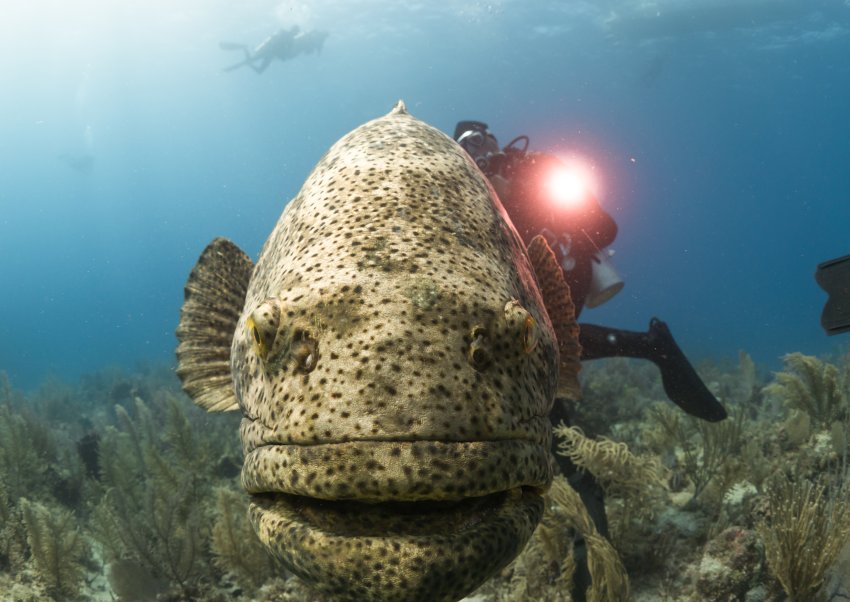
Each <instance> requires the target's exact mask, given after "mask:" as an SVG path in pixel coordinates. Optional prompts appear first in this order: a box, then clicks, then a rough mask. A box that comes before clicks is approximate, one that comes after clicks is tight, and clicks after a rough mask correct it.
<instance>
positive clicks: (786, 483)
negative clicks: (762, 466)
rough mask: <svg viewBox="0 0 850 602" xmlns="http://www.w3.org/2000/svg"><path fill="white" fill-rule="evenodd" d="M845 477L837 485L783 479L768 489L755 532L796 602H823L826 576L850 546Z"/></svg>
mask: <svg viewBox="0 0 850 602" xmlns="http://www.w3.org/2000/svg"><path fill="white" fill-rule="evenodd" d="M848 493H849V492H848V485H847V480H846V478H842V479H841V480H840V481H838V482H832V483H829V482H826V481H825V480H819V481H817V482H811V481H808V480H799V481H792V480H790V479H787V478H785V477H779V478H777V479H776V480H775V481H774V482H772V483H771V486H770V487H769V489H768V495H767V508H766V509H765V512H764V516H763V517H762V518H761V520H760V521H759V522H758V523H757V525H756V529H757V531H758V533H759V536H760V537H761V538H762V540H763V541H764V550H765V556H766V558H767V564H768V567H769V568H770V572H771V573H772V574H773V575H774V576H775V577H776V578H777V579H778V580H779V582H780V583H781V584H782V588H783V589H784V590H785V592H786V593H787V594H788V596H789V597H790V598H791V599H792V600H794V601H795V602H809V601H815V600H819V599H821V595H820V590H821V588H822V586H823V584H824V580H825V577H826V573H827V571H828V570H829V568H830V567H831V566H832V565H833V563H834V562H835V561H836V559H837V558H838V554H839V552H840V551H841V549H842V548H843V547H844V546H845V545H847V544H848V543H850V505H848V504H847V496H848Z"/></svg>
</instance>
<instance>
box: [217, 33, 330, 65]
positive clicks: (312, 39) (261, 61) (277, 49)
mask: <svg viewBox="0 0 850 602" xmlns="http://www.w3.org/2000/svg"><path fill="white" fill-rule="evenodd" d="M327 37H328V33H327V32H325V31H315V30H314V31H305V32H302V31H301V30H300V28H299V27H298V26H297V25H295V26H294V27H291V28H289V29H281V30H279V31H277V32H276V33H274V34H272V35H271V36H269V37H268V38H266V39H265V40H263V41H262V42H261V43H260V44H259V46H257V47H256V48H254V50H251V49H250V48H249V47H248V46H246V45H245V44H238V43H234V42H219V48H221V49H222V50H241V51H242V52H244V53H245V58H244V59H243V60H241V61H239V62H238V63H234V64H233V65H230V66H229V67H225V68H224V69H223V70H224V71H234V70H236V69H239V68H240V67H250V68H251V69H253V70H254V72H256V73H262V72H263V71H265V70H266V69H268V66H269V65H270V64H271V63H272V61H273V60H275V59H277V60H279V61H287V60H289V59H293V58H295V57H296V56H298V55H299V54H312V53H314V52H316V53H319V52H321V51H322V45H323V44H324V43H325V38H327Z"/></svg>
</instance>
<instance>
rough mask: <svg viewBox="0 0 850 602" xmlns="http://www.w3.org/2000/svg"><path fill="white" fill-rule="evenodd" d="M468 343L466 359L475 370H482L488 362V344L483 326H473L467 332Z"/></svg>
mask: <svg viewBox="0 0 850 602" xmlns="http://www.w3.org/2000/svg"><path fill="white" fill-rule="evenodd" d="M469 338H470V343H469V352H468V353H467V360H469V363H470V364H472V367H473V368H475V369H476V370H483V369H484V368H486V367H487V366H488V365H489V364H490V344H489V342H488V340H487V336H486V331H485V330H484V327H483V326H473V327H472V331H471V332H470V333H469Z"/></svg>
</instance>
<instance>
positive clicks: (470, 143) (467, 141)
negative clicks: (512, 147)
mask: <svg viewBox="0 0 850 602" xmlns="http://www.w3.org/2000/svg"><path fill="white" fill-rule="evenodd" d="M454 137H455V140H456V141H457V143H458V144H460V145H461V146H462V147H463V150H465V151H466V152H467V153H469V156H470V157H472V158H473V160H474V161H475V163H477V164H478V167H479V168H480V169H481V171H483V172H484V173H489V172H490V169H489V165H490V161H491V160H492V158H493V157H495V156H497V155H501V151H500V150H499V142H498V141H497V140H496V137H495V136H494V135H493V134H492V133H491V132H490V130H489V129H488V128H487V124H486V123H484V122H483V121H461V122H458V124H457V126H455V136H454Z"/></svg>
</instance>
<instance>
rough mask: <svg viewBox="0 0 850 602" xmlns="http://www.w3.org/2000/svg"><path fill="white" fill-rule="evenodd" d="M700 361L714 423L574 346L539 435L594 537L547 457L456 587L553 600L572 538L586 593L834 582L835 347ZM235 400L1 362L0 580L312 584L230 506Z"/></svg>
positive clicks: (824, 590) (126, 585)
mask: <svg viewBox="0 0 850 602" xmlns="http://www.w3.org/2000/svg"><path fill="white" fill-rule="evenodd" d="M700 372H701V373H702V375H703V377H704V379H705V381H706V383H707V384H708V386H709V387H710V388H711V389H712V390H713V392H714V393H715V394H716V395H717V396H718V397H719V398H720V399H721V400H722V401H723V402H724V404H725V405H726V406H727V408H728V409H729V412H730V418H729V419H727V420H726V421H724V422H722V423H720V424H717V425H708V424H706V423H701V422H699V421H695V420H692V419H691V418H689V417H687V416H685V415H684V414H682V413H681V411H680V410H679V409H677V408H675V407H674V406H672V405H671V404H670V403H669V402H668V401H666V400H665V399H664V394H663V391H662V389H661V386H660V382H659V379H658V374H657V370H656V369H655V368H654V367H653V366H651V365H648V364H646V363H641V362H638V361H631V360H623V359H615V360H598V361H594V362H592V363H590V364H588V365H587V366H586V367H585V369H584V370H583V373H582V381H583V386H584V398H583V400H582V401H581V402H580V403H579V404H578V405H577V406H576V408H574V409H575V410H576V422H575V424H576V425H578V426H581V427H582V428H581V429H578V428H575V427H566V426H563V425H562V426H561V427H559V428H558V429H556V436H557V437H558V438H559V449H560V451H561V452H562V453H564V454H566V455H567V456H568V457H569V458H570V459H571V460H572V462H573V463H574V464H575V465H576V466H578V467H579V468H580V469H582V470H585V471H588V472H590V473H591V474H593V475H594V476H595V478H596V479H597V481H598V482H599V483H600V484H601V485H602V487H603V489H604V491H605V505H606V509H607V513H608V518H609V526H610V532H611V537H610V540H606V539H605V538H603V537H601V536H600V535H599V534H598V533H597V532H596V531H595V529H594V527H593V524H592V521H590V518H589V517H588V514H587V512H586V511H585V509H584V507H583V506H582V504H581V501H580V498H579V497H578V495H577V494H576V492H575V491H573V490H572V489H571V487H570V486H569V485H568V484H567V482H566V481H565V480H564V479H563V478H562V477H557V478H556V480H555V482H554V484H553V486H552V488H551V490H550V491H549V492H548V494H547V498H546V503H547V508H546V512H545V514H544V517H543V520H542V522H541V524H540V526H539V528H538V529H537V530H536V531H535V534H534V536H533V537H532V540H531V542H530V543H529V545H528V546H527V547H526V549H525V550H524V551H523V553H522V554H521V555H520V556H519V557H518V558H517V559H516V560H515V562H514V563H512V564H511V565H510V566H509V567H507V568H506V569H504V570H503V571H501V573H500V574H499V575H497V576H496V577H494V578H493V579H492V580H491V581H490V582H488V583H487V584H485V585H484V586H482V588H481V589H480V590H479V591H478V592H477V593H476V594H475V596H474V597H473V598H471V599H474V600H477V601H479V602H513V601H516V600H535V601H538V600H539V601H541V602H567V601H569V600H570V599H571V595H572V593H573V588H574V585H573V575H574V574H575V571H576V570H577V568H576V566H577V562H578V561H577V556H578V557H579V561H580V559H581V555H582V554H583V553H585V552H583V551H582V549H581V544H580V545H579V546H576V545H574V544H575V542H580V541H582V540H583V541H584V544H583V545H584V548H585V550H586V557H587V563H588V569H589V572H590V573H591V575H592V585H591V587H590V589H589V590H588V591H587V592H586V598H587V599H588V600H625V599H626V596H628V597H629V598H628V599H631V600H636V601H638V602H650V601H657V600H675V601H682V602H685V601H687V602H697V601H703V600H717V601H723V600H782V599H793V600H801V601H805V600H820V599H829V598H830V597H832V599H841V597H842V596H845V597H846V596H847V595H848V594H850V581H848V577H847V575H848V567H850V543H847V542H848V540H850V509H848V508H850V507H848V506H847V505H846V503H841V502H842V501H843V500H846V499H847V495H848V491H847V488H848V487H850V485H848V469H847V466H848V457H847V456H848V451H850V447H848V445H850V443H849V442H850V376H848V374H850V358H848V357H847V356H844V357H840V356H838V357H833V358H831V359H830V358H813V357H809V356H804V355H802V354H789V355H788V356H786V357H785V360H784V367H783V370H782V371H780V372H777V373H775V374H770V373H769V372H768V371H766V370H763V369H759V368H758V367H757V366H755V364H753V362H752V360H751V359H750V358H749V356H747V355H746V354H743V353H742V354H741V355H740V356H739V357H738V358H732V360H730V361H728V362H714V363H702V364H700ZM238 420H239V417H238V416H236V415H232V414H231V415H214V416H211V415H208V414H206V413H204V412H202V411H200V410H198V409H197V408H195V407H194V406H193V405H192V404H191V403H190V401H189V400H188V399H187V398H186V397H185V396H184V395H183V394H182V392H181V391H180V389H179V385H178V383H177V380H176V378H175V377H174V374H173V373H172V371H171V370H169V369H168V368H167V367H163V368H157V367H143V368H142V369H140V370H139V371H137V372H135V373H132V374H128V373H124V372H122V371H120V370H107V371H104V372H102V373H99V374H95V375H91V376H88V377H86V378H84V379H83V380H82V381H81V382H80V383H79V385H77V386H70V385H68V384H65V383H62V382H60V381H58V380H55V379H50V380H48V381H47V382H45V383H44V384H43V385H42V386H40V387H39V388H38V389H36V390H35V391H32V392H29V393H23V392H21V391H17V390H15V389H14V387H13V386H12V383H10V382H9V380H8V378H6V377H5V375H4V374H3V373H2V372H0V592H2V596H6V597H9V596H11V599H15V600H22V601H25V600H38V601H49V600H56V601H59V600H62V601H64V600H69V601H73V600H98V599H100V600H109V599H118V600H122V601H124V602H133V601H134V600H140V601H141V600H154V599H159V600H162V601H172V600H173V601H176V600H189V599H191V600H198V601H199V602H213V601H216V602H218V601H221V600H233V601H236V602H249V601H269V602H271V601H281V600H287V601H291V602H306V601H310V602H313V601H315V600H320V598H318V597H316V596H315V595H314V594H313V593H311V592H310V591H309V590H307V589H306V587H305V586H304V585H303V584H301V583H300V582H298V581H297V580H296V579H295V578H290V577H288V576H287V575H286V574H285V572H284V571H283V570H282V569H281V568H280V567H277V566H275V565H274V564H273V563H272V561H271V559H270V558H269V557H268V556H267V555H266V554H265V552H264V550H263V548H262V547H261V546H260V545H259V544H258V543H257V540H256V536H255V535H254V532H253V530H252V529H251V528H250V526H249V525H248V522H247V520H246V506H247V499H246V496H245V495H244V494H243V493H242V491H241V487H240V485H239V482H238V478H237V477H238V473H239V468H240V467H241V463H242V456H241V450H240V448H239V441H238V437H237V436H236V431H237V423H238ZM585 433H587V435H586V434H585ZM2 596H0V597H2ZM4 599H5V598H4Z"/></svg>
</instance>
